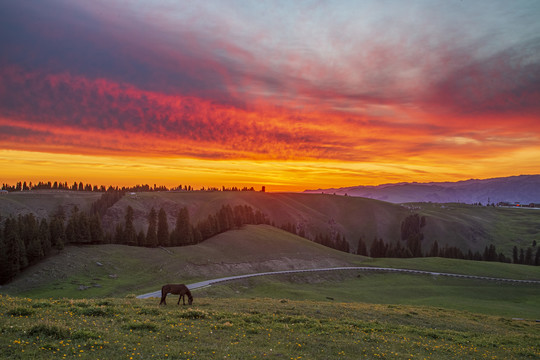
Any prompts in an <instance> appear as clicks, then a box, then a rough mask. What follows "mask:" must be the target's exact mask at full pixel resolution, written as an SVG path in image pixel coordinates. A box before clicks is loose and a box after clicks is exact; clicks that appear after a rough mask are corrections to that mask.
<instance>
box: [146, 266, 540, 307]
mask: <svg viewBox="0 0 540 360" xmlns="http://www.w3.org/2000/svg"><path fill="white" fill-rule="evenodd" d="M343 270H354V271H371V272H396V273H409V274H418V275H432V276H449V277H455V278H464V279H476V280H485V281H504V282H511V283H528V284H538V285H540V281H538V280H516V279H504V278H493V277H486V276H475V275H461V274H451V273H440V272H433V271H422V270H410V269H394V268H381V267H369V266H349V267H335V268H322V269H307V270H284V271H270V272H262V273H256V274H247V275H238V276H229V277H223V278H219V279H213V280H206V281H201V282H198V283H193V284H188V285H187V287H188V288H189V289H190V290H195V289H200V288H203V287H206V286H210V285H215V284H219V283H222V282H225V281H233V280H239V279H246V278H250V277H255V276H268V275H281V274H295V273H307V272H319V271H343ZM151 297H161V290H158V291H154V292H151V293H147V294H142V295H139V296H137V298H138V299H146V298H151Z"/></svg>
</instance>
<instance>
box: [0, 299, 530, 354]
mask: <svg viewBox="0 0 540 360" xmlns="http://www.w3.org/2000/svg"><path fill="white" fill-rule="evenodd" d="M174 300H175V299H174V298H171V299H169V305H167V306H161V307H160V306H158V302H159V300H157V299H148V300H139V299H135V298H133V297H127V298H123V299H120V298H107V299H93V300H86V299H81V300H71V299H39V300H36V299H29V298H22V297H10V296H0V333H1V336H0V353H1V354H2V356H3V357H6V358H10V359H29V358H30V359H50V358H57V359H62V358H77V359H111V358H115V359H151V358H156V359H224V358H225V359H359V358H368V359H377V358H386V359H424V358H425V359H456V358H468V359H475V358H476V359H513V358H516V359H518V358H538V357H540V346H539V344H540V327H539V326H538V324H537V323H535V322H533V321H520V320H512V319H511V318H503V317H499V316H489V315H481V314H476V313H470V312H465V311H457V310H447V309H441V308H436V307H420V306H406V305H372V304H363V303H336V302H332V301H326V302H324V301H292V300H286V299H281V300H280V299H265V298H264V299H263V298H253V299H227V298H205V297H197V298H196V301H195V303H194V304H193V306H177V305H176V304H175V303H176V301H174Z"/></svg>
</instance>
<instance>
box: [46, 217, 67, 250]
mask: <svg viewBox="0 0 540 360" xmlns="http://www.w3.org/2000/svg"><path fill="white" fill-rule="evenodd" d="M49 230H50V233H51V243H52V246H53V247H54V248H55V249H56V250H62V249H63V248H64V244H65V243H66V233H65V230H64V220H63V219H61V218H58V217H54V218H53V219H52V220H51V224H50V226H49Z"/></svg>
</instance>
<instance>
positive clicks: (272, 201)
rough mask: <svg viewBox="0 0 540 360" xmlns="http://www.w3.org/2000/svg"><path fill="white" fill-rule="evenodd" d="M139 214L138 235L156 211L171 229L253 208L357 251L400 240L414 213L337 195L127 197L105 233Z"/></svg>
mask: <svg viewBox="0 0 540 360" xmlns="http://www.w3.org/2000/svg"><path fill="white" fill-rule="evenodd" d="M128 205H129V206H131V207H132V208H133V209H134V212H135V219H136V220H135V223H136V226H137V230H140V229H146V227H147V226H148V225H147V216H148V213H149V212H150V209H151V208H152V207H154V208H156V209H159V208H161V207H162V208H163V209H164V210H165V211H166V212H167V214H168V222H169V224H174V223H175V221H176V218H175V216H176V214H177V213H178V211H179V210H180V209H181V208H182V207H187V208H188V210H189V213H190V216H191V220H192V222H193V223H194V224H196V223H197V222H198V221H200V220H203V219H206V218H207V217H208V215H210V214H214V213H216V212H217V211H218V210H219V209H220V208H221V207H222V206H223V205H231V206H233V207H234V206H236V205H248V206H250V207H252V208H253V209H255V210H260V211H261V212H263V213H264V214H266V215H268V217H269V219H270V220H271V221H272V222H274V223H275V224H276V225H277V226H281V225H283V224H287V223H291V224H293V225H296V226H297V227H298V228H299V229H300V228H302V229H304V231H305V233H306V236H307V237H309V238H312V239H313V238H315V236H316V235H317V234H335V233H336V232H339V233H341V234H342V235H344V236H345V237H346V238H347V239H348V240H349V242H350V243H351V246H352V248H353V249H355V248H356V245H357V242H358V238H359V237H360V236H363V237H364V238H365V239H369V240H370V241H371V240H372V239H373V238H375V237H382V238H384V239H388V240H391V241H395V240H397V239H398V238H399V234H400V233H399V231H400V230H399V229H400V224H401V221H402V220H403V218H404V217H405V216H406V215H407V214H408V210H407V209H405V208H403V207H401V206H399V205H394V204H390V203H385V202H382V201H377V200H371V199H363V198H351V197H344V196H332V195H311V194H295V193H259V192H210V193H205V192H190V193H185V192H179V193H174V192H160V193H157V192H156V193H138V194H136V195H134V196H131V195H127V196H125V197H124V198H123V199H122V200H120V201H119V202H118V203H116V204H115V205H114V206H113V207H112V208H110V209H109V211H108V212H107V214H106V216H105V217H104V219H103V224H104V226H105V227H109V228H113V225H114V224H115V223H117V222H118V221H123V217H124V216H125V209H126V208H127V206H128Z"/></svg>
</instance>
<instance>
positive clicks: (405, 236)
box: [356, 214, 540, 266]
mask: <svg viewBox="0 0 540 360" xmlns="http://www.w3.org/2000/svg"><path fill="white" fill-rule="evenodd" d="M425 224H426V219H425V217H424V216H420V215H418V214H413V215H409V216H407V217H406V218H405V219H404V220H403V221H402V223H401V240H398V241H397V242H395V243H390V244H389V243H387V242H385V241H384V240H383V239H380V238H379V239H377V238H375V239H373V241H372V242H371V245H370V246H369V248H368V246H367V243H366V241H365V239H364V238H362V237H360V238H359V240H358V246H357V251H356V253H357V254H358V255H364V256H370V257H374V258H381V257H390V258H412V257H443V258H450V259H464V260H477V261H498V262H506V263H514V264H523V265H535V266H540V247H538V246H537V244H536V241H533V243H532V246H530V247H528V248H526V249H523V248H518V247H517V246H514V248H513V252H512V257H508V256H505V255H504V254H503V253H502V252H497V248H496V247H495V245H493V244H491V245H489V246H487V245H486V247H485V248H484V251H483V252H482V253H480V252H479V251H475V252H472V251H471V250H470V249H469V250H467V251H463V250H461V249H460V248H458V247H456V246H448V245H445V246H443V247H441V246H439V243H438V242H437V241H436V240H435V241H434V242H433V244H432V245H431V247H430V249H429V250H428V251H425V252H424V251H423V249H422V240H423V239H424V235H423V233H422V228H423V227H424V226H425Z"/></svg>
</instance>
